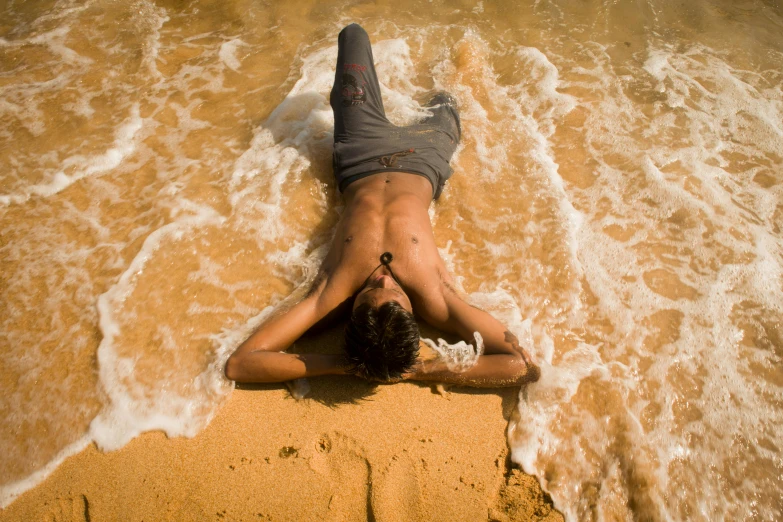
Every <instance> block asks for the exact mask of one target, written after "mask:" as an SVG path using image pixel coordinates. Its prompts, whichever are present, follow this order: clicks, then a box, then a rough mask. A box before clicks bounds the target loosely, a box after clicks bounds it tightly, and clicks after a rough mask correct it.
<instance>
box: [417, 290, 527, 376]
mask: <svg viewBox="0 0 783 522" xmlns="http://www.w3.org/2000/svg"><path fill="white" fill-rule="evenodd" d="M443 296H444V300H445V304H446V306H445V314H443V313H442V314H440V316H438V315H431V314H427V315H424V319H425V320H426V321H427V322H428V323H430V324H432V325H433V326H435V327H436V328H439V329H441V330H444V331H447V332H454V333H456V334H458V335H459V336H460V337H462V338H463V339H465V340H466V341H470V340H472V339H473V332H478V333H479V334H481V337H482V338H483V340H484V354H483V355H482V356H480V357H479V358H478V361H477V362H476V364H475V365H474V366H473V367H471V368H470V369H468V370H467V371H464V372H454V371H451V370H448V369H446V368H442V365H436V364H434V363H426V362H425V363H422V364H421V365H420V366H419V368H417V370H416V371H415V372H414V373H413V375H411V376H410V377H409V378H410V379H414V380H425V381H439V382H444V383H453V384H460V385H465V386H475V387H482V388H498V387H505V386H521V385H522V384H525V383H528V382H535V381H537V380H538V379H539V377H540V376H541V370H540V369H539V367H538V365H536V363H535V361H534V359H533V358H532V356H531V355H530V354H529V353H528V352H527V351H526V350H525V349H524V348H522V347H521V346H520V345H519V340H518V339H517V337H516V336H515V335H514V334H513V333H511V331H509V330H508V329H507V328H506V327H505V326H503V324H502V323H501V322H500V321H498V320H497V319H495V318H494V317H492V316H491V315H490V314H488V313H487V312H485V311H483V310H480V309H478V308H476V307H474V306H471V305H470V304H468V303H467V302H465V301H464V300H463V299H462V298H461V297H460V296H459V295H458V294H457V293H456V292H455V291H454V290H453V289H451V288H450V287H448V286H447V287H446V288H445V289H444V294H443Z"/></svg>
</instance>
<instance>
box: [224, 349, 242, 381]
mask: <svg viewBox="0 0 783 522" xmlns="http://www.w3.org/2000/svg"><path fill="white" fill-rule="evenodd" d="M223 374H224V375H225V376H226V379H228V380H230V381H238V380H240V379H241V378H242V359H241V356H240V355H237V354H234V355H232V356H231V357H229V358H228V361H226V366H225V367H224V368H223Z"/></svg>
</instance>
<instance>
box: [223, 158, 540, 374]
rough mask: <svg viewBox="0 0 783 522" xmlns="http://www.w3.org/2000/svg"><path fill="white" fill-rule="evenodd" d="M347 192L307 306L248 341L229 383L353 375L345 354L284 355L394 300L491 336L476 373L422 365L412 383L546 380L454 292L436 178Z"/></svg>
mask: <svg viewBox="0 0 783 522" xmlns="http://www.w3.org/2000/svg"><path fill="white" fill-rule="evenodd" d="M343 195H344V198H345V203H346V206H345V211H344V213H343V215H342V218H341V219H340V222H339V224H338V225H337V232H336V234H335V236H334V240H333V243H332V247H331V249H330V250H329V253H328V254H327V256H326V259H325V260H324V262H323V264H322V265H321V268H320V270H319V274H318V276H317V277H316V279H315V281H314V283H313V286H312V288H311V289H310V291H309V292H308V294H307V295H306V297H305V298H304V299H302V300H301V301H299V302H298V303H296V304H295V305H293V306H291V307H290V308H287V309H286V310H285V311H283V312H281V313H277V314H275V315H274V316H273V317H272V318H271V319H269V320H267V321H266V322H265V323H264V324H262V325H261V327H260V328H259V329H258V330H257V331H256V332H255V333H254V334H253V335H251V336H250V338H248V339H247V340H246V341H245V342H244V343H242V345H241V346H240V347H239V348H238V349H237V350H236V351H235V352H234V354H233V355H231V357H230V358H229V360H228V362H227V363H226V368H225V373H226V377H228V378H229V379H231V380H234V381H237V382H250V383H268V382H285V381H290V380H293V379H299V378H303V377H317V376H320V375H344V374H345V373H346V371H345V368H344V367H343V366H342V358H341V356H339V355H324V354H289V353H285V352H284V350H286V349H287V348H288V347H290V346H291V345H292V344H293V343H294V341H296V340H297V339H298V338H299V337H300V336H301V335H302V334H304V333H305V332H306V331H307V330H309V329H310V328H311V327H312V326H314V325H315V324H317V323H320V322H323V321H325V320H328V319H330V318H332V317H334V316H335V315H337V314H338V313H340V311H342V310H344V309H346V308H347V306H349V305H351V304H352V306H353V308H356V307H357V306H359V305H360V304H362V303H370V304H371V305H373V306H380V305H381V304H383V303H385V302H387V301H389V300H394V301H397V302H398V303H399V304H400V305H401V306H402V307H403V308H405V309H406V310H408V311H411V312H412V311H414V310H415V311H416V313H417V314H418V316H419V317H420V318H422V319H423V320H424V321H426V322H427V323H429V324H431V325H432V326H434V327H435V328H438V329H440V330H442V331H445V332H451V333H455V334H457V335H459V336H460V337H461V338H463V339H464V340H466V341H468V342H472V341H473V332H479V333H480V334H481V336H482V337H483V339H484V354H483V355H482V356H480V357H479V358H478V362H477V363H476V364H475V365H474V366H473V367H472V368H470V369H469V370H467V371H465V372H462V373H457V372H452V371H449V370H448V369H447V368H445V367H444V366H443V365H442V364H438V363H436V362H431V361H424V360H420V361H419V362H418V364H417V365H416V367H415V369H414V370H413V371H412V372H411V373H409V374H407V375H405V376H404V379H412V380H420V381H436V382H443V383H453V384H460V385H466V386H476V387H503V386H520V385H522V384H524V383H527V382H532V381H535V380H537V379H538V377H539V375H540V371H539V368H538V366H537V365H536V364H535V362H534V360H533V358H532V357H531V356H530V354H529V353H528V352H527V351H526V350H524V348H522V347H521V346H520V345H519V341H518V340H517V338H516V337H515V336H514V335H513V334H512V333H511V332H510V331H508V329H507V328H506V327H505V326H503V325H502V324H501V323H500V322H499V321H498V320H497V319H495V318H494V317H492V316H491V315H490V314H488V313H486V312H484V311H482V310H479V309H478V308H475V307H473V306H471V305H469V304H468V303H466V302H465V301H464V300H463V299H462V297H460V295H458V294H457V292H456V291H455V290H454V288H453V284H452V278H451V275H449V273H448V271H447V270H446V266H445V264H444V262H443V259H441V257H440V254H439V253H438V249H437V247H436V246H435V237H434V235H433V232H432V226H431V224H430V218H429V215H428V214H427V209H428V208H429V205H430V202H431V200H432V185H431V184H430V182H429V181H428V180H427V178H425V177H423V176H419V175H416V174H408V173H404V172H388V173H380V174H376V175H372V176H369V177H366V178H363V179H360V180H358V181H356V182H354V183H352V184H350V185H349V186H348V187H347V189H346V191H345V193H344V194H343ZM384 252H391V253H392V254H393V256H394V261H393V263H392V266H393V270H394V275H395V276H396V278H397V280H398V281H399V284H398V283H397V282H396V281H395V280H394V278H393V277H391V273H390V271H389V270H388V269H387V268H386V267H385V266H381V267H380V268H377V267H378V263H379V261H378V260H379V258H380V256H381V254H382V253H384ZM373 271H374V272H373ZM371 273H372V276H371V277H370V279H369V281H367V277H368V275H369V274H371ZM365 281H367V284H366V285H365ZM354 296H355V297H354ZM351 300H353V303H351Z"/></svg>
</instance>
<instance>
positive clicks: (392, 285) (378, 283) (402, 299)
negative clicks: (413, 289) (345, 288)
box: [353, 271, 413, 313]
mask: <svg viewBox="0 0 783 522" xmlns="http://www.w3.org/2000/svg"><path fill="white" fill-rule="evenodd" d="M388 301H396V302H398V303H399V304H400V306H402V307H403V308H404V309H405V310H407V311H409V312H411V313H413V306H411V301H410V299H408V296H407V295H405V292H403V291H402V288H400V285H398V284H397V281H395V280H394V278H393V277H392V276H391V275H388V274H385V273H382V272H381V271H379V272H378V273H377V274H374V275H373V276H372V277H371V278H370V279H369V281H367V284H365V285H364V288H362V289H361V290H359V293H358V294H356V299H355V300H354V302H353V309H354V310H356V308H358V307H359V306H361V305H363V304H369V305H370V306H372V307H373V308H377V307H379V306H381V305H382V304H384V303H386V302H388Z"/></svg>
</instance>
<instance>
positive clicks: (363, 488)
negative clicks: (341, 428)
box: [310, 433, 374, 522]
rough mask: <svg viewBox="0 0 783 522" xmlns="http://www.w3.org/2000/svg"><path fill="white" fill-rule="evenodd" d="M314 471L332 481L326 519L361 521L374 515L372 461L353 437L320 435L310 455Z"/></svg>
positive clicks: (334, 434)
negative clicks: (371, 478) (372, 505)
mask: <svg viewBox="0 0 783 522" xmlns="http://www.w3.org/2000/svg"><path fill="white" fill-rule="evenodd" d="M310 466H311V467H312V468H313V470H314V471H316V472H317V473H320V474H321V475H324V476H325V477H326V478H327V480H328V481H329V486H330V489H331V491H332V497H331V499H330V500H329V513H328V515H327V517H326V519H325V520H327V521H337V520H339V521H352V520H357V521H362V522H365V521H367V520H372V519H373V518H374V517H373V515H372V511H371V509H370V502H369V499H370V493H371V491H370V463H369V462H368V461H367V458H366V457H365V452H364V450H363V449H362V448H361V446H359V444H358V443H357V442H356V441H355V440H354V439H352V438H350V437H347V436H345V435H343V434H341V433H329V434H324V435H321V436H320V437H319V438H318V439H317V440H316V441H315V452H314V453H313V456H312V457H311V458H310Z"/></svg>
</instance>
